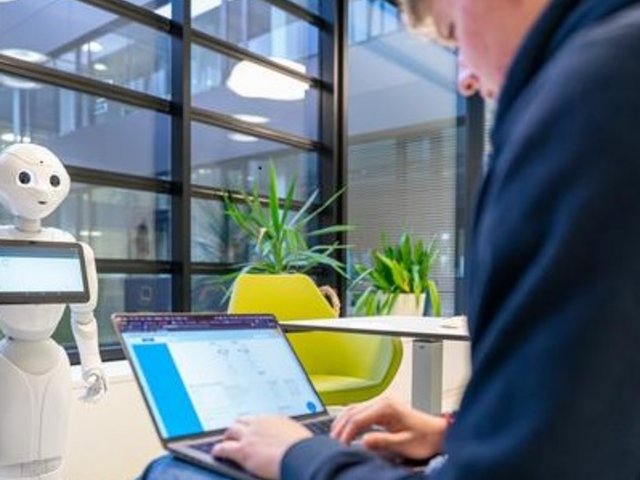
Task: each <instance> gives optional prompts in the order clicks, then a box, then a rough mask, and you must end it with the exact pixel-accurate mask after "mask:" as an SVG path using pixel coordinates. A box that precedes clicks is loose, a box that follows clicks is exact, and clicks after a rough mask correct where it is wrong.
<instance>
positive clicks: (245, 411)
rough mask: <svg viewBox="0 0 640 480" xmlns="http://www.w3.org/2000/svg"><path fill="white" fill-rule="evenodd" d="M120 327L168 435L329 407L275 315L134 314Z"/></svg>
mask: <svg viewBox="0 0 640 480" xmlns="http://www.w3.org/2000/svg"><path fill="white" fill-rule="evenodd" d="M119 328H120V333H121V335H122V339H123V342H124V344H125V347H126V349H127V351H128V353H129V358H130V359H131V362H132V364H133V368H134V369H135V370H136V373H137V377H138V380H139V382H140V385H141V388H142V390H143V392H144V396H145V397H146V399H147V403H148V405H149V408H150V410H151V414H152V415H153V417H154V420H155V422H156V425H157V426H158V430H159V432H160V435H161V437H162V438H163V439H164V440H171V439H175V438H177V437H183V436H189V435H195V434H200V433H205V432H212V431H215V430H220V429H224V428H227V427H228V426H230V425H231V424H232V423H233V422H234V420H235V419H236V418H238V417H239V416H242V415H257V414H282V415H287V416H300V415H308V414H312V413H320V412H323V411H324V406H323V404H322V402H321V400H320V399H319V398H318V396H317V394H316V392H315V390H314V388H313V386H312V385H311V383H310V381H309V379H308V377H307V376H306V374H305V372H304V370H303V369H302V366H301V365H300V362H299V361H298V359H297V357H296V356H295V354H294V352H293V350H292V349H291V347H290V345H289V343H288V342H287V340H286V338H285V336H284V334H283V333H282V331H281V330H280V329H279V328H278V325H277V322H276V321H275V319H274V318H273V317H271V316H261V315H256V316H246V315H204V316H203V315H184V316H163V315H151V316H145V315H140V316H134V317H132V316H128V317H126V321H125V322H124V323H122V324H121V325H120V327H119Z"/></svg>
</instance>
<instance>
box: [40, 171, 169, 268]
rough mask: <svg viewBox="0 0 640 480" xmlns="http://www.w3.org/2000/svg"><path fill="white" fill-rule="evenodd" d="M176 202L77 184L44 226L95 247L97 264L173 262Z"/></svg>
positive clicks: (153, 194)
mask: <svg viewBox="0 0 640 480" xmlns="http://www.w3.org/2000/svg"><path fill="white" fill-rule="evenodd" d="M170 222H171V216H170V198H169V196H167V195H160V194H155V193H150V192H141V191H135V190H125V189H121V188H110V187H98V186H92V185H84V184H78V183H74V184H72V187H71V192H69V196H68V197H67V199H66V200H65V201H64V202H63V204H62V205H61V206H60V208H58V210H56V211H55V212H54V213H53V214H52V215H51V216H49V217H47V218H46V219H45V220H44V222H43V223H44V225H46V226H50V227H55V228H60V229H62V230H65V231H67V232H69V233H71V234H72V235H74V236H75V237H76V239H77V240H80V241H83V242H86V243H88V244H89V245H91V247H92V248H93V250H94V252H95V254H96V257H97V258H110V259H131V260H169V258H170V232H169V229H170Z"/></svg>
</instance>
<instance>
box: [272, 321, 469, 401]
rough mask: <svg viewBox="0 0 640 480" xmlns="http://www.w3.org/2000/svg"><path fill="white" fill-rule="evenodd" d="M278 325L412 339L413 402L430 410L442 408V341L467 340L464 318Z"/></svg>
mask: <svg viewBox="0 0 640 480" xmlns="http://www.w3.org/2000/svg"><path fill="white" fill-rule="evenodd" d="M280 325H281V326H282V328H283V329H284V330H285V331H286V332H290V333H294V332H309V331H324V332H341V333H360V334H366V335H384V336H392V337H410V338H413V339H414V341H413V369H412V370H413V375H412V377H413V378H412V382H411V383H412V387H411V390H412V395H411V396H412V403H413V406H414V407H415V408H418V409H420V410H423V411H426V412H430V413H440V411H441V410H442V365H443V364H442V351H443V349H442V342H443V341H444V340H453V341H468V340H469V331H468V329H467V321H466V318H465V317H400V316H376V317H347V318H332V319H314V320H296V321H288V322H281V323H280ZM425 365H428V368H426V369H425Z"/></svg>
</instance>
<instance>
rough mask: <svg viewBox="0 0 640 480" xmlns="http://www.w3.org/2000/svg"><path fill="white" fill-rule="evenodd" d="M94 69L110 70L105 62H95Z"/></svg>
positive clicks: (100, 70)
mask: <svg viewBox="0 0 640 480" xmlns="http://www.w3.org/2000/svg"><path fill="white" fill-rule="evenodd" d="M93 69H94V70H95V71H96V72H106V71H107V70H109V67H107V66H106V65H105V64H104V63H101V62H96V63H94V64H93Z"/></svg>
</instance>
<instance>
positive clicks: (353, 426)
mask: <svg viewBox="0 0 640 480" xmlns="http://www.w3.org/2000/svg"><path fill="white" fill-rule="evenodd" d="M384 410H385V406H384V405H380V404H375V405H369V406H368V408H363V409H362V410H359V411H357V412H354V414H353V415H351V416H350V418H348V419H347V421H346V422H345V425H344V426H343V428H342V429H341V431H340V433H339V434H338V435H336V436H335V438H336V439H337V440H339V441H341V442H342V443H346V444H349V443H351V442H352V441H353V439H354V438H356V437H357V436H358V435H359V434H360V433H361V432H362V431H364V430H366V429H368V428H370V427H372V426H373V425H377V424H380V423H383V422H382V421H383V417H384Z"/></svg>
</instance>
